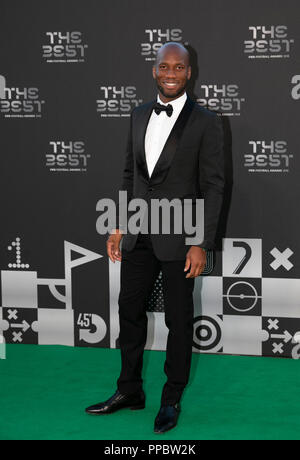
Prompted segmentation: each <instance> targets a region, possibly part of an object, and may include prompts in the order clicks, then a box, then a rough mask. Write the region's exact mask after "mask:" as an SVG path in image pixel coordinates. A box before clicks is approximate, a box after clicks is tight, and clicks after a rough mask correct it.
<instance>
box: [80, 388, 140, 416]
mask: <svg viewBox="0 0 300 460" xmlns="http://www.w3.org/2000/svg"><path fill="white" fill-rule="evenodd" d="M125 408H130V409H131V410H139V409H145V393H144V392H143V391H141V392H139V393H135V394H133V395H130V396H126V395H122V394H121V393H120V392H119V391H118V390H117V391H116V393H115V394H114V395H113V396H112V397H111V398H110V399H108V400H107V401H105V402H103V403H99V404H95V405H94V406H90V407H88V408H87V409H86V410H85V411H86V413H87V414H90V415H102V414H111V413H112V412H116V411H117V410H119V409H125Z"/></svg>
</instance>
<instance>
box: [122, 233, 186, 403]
mask: <svg viewBox="0 0 300 460" xmlns="http://www.w3.org/2000/svg"><path fill="white" fill-rule="evenodd" d="M184 266H185V260H182V261H181V260H180V261H178V260H176V261H171V262H169V261H167V262H164V261H160V260H158V259H157V258H156V256H155V254H154V252H153V248H152V244H151V239H150V236H149V235H141V234H139V237H138V240H137V243H136V246H135V248H134V249H133V250H132V251H130V252H129V251H126V250H123V251H122V262H121V290H120V295H119V318H120V336H119V343H120V348H121V358H122V370H121V374H120V377H119V379H118V382H117V384H118V389H119V391H120V392H121V393H122V394H132V393H135V392H137V391H139V390H141V389H142V384H143V380H142V375H141V374H142V366H143V352H144V347H145V344H146V339H147V314H146V305H147V300H148V298H149V296H150V294H151V292H152V288H153V285H154V283H155V280H156V278H157V276H158V275H159V272H160V271H162V275H163V278H162V283H163V296H164V305H165V323H166V326H167V328H168V329H169V333H168V340H167V352H166V361H165V366H164V370H165V373H166V375H167V382H166V384H165V385H164V388H163V392H162V398H161V404H162V405H169V404H175V403H177V402H179V401H180V398H181V395H182V392H183V390H184V388H185V386H186V384H187V383H188V379H189V374H190V367H191V358H192V343H193V316H194V315H193V313H194V312H193V310H194V308H193V307H194V306H193V289H194V279H193V278H185V277H186V274H187V272H184Z"/></svg>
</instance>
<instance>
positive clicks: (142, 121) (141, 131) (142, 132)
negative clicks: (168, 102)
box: [136, 101, 156, 182]
mask: <svg viewBox="0 0 300 460" xmlns="http://www.w3.org/2000/svg"><path fill="white" fill-rule="evenodd" d="M155 104H156V101H152V102H150V103H149V104H147V105H146V106H145V108H144V111H143V113H142V114H141V116H140V117H139V127H138V130H137V132H138V140H137V142H138V144H137V145H138V152H137V157H136V161H137V166H138V168H139V170H140V173H141V175H142V178H143V179H144V180H146V181H147V182H149V180H150V178H149V173H148V168H147V162H146V153H145V137H146V131H147V126H148V123H149V120H150V117H151V115H152V110H153V107H154V105H155Z"/></svg>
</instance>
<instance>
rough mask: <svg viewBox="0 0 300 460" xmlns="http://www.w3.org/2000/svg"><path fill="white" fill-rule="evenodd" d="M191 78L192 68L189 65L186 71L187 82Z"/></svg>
mask: <svg viewBox="0 0 300 460" xmlns="http://www.w3.org/2000/svg"><path fill="white" fill-rule="evenodd" d="M191 76H192V67H191V66H190V65H189V66H188V71H187V79H188V80H189V79H190V78H191Z"/></svg>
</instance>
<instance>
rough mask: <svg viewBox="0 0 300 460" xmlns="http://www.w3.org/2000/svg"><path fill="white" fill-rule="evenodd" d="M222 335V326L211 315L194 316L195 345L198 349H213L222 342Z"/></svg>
mask: <svg viewBox="0 0 300 460" xmlns="http://www.w3.org/2000/svg"><path fill="white" fill-rule="evenodd" d="M221 337H222V332H221V327H220V325H219V323H218V322H217V321H216V320H215V319H213V318H210V317H209V316H197V317H196V318H194V338H193V346H194V347H195V348H197V350H200V351H208V350H212V349H213V348H215V347H216V346H217V345H218V344H219V343H220V340H221Z"/></svg>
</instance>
